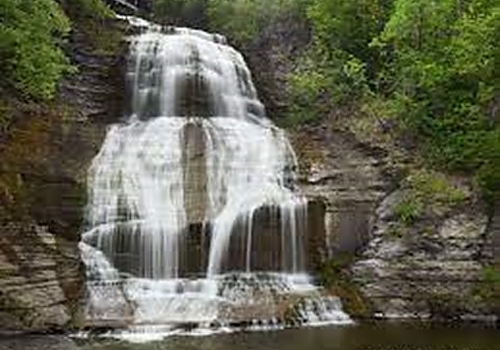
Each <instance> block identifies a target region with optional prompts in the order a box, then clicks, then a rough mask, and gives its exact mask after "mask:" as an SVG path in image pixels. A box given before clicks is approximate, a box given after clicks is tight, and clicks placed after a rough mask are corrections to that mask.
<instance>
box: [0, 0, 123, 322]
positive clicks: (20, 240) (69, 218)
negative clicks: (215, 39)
mask: <svg viewBox="0 0 500 350" xmlns="http://www.w3.org/2000/svg"><path fill="white" fill-rule="evenodd" d="M63 6H64V7H65V11H66V13H67V14H68V16H69V17H71V19H72V20H73V25H74V26H73V31H72V33H71V36H70V38H69V39H68V42H67V43H66V44H65V51H66V52H67V53H68V55H69V57H70V59H71V61H72V64H73V65H74V66H75V67H77V69H78V72H77V73H75V74H72V75H69V76H67V77H66V78H65V79H64V80H63V81H62V82H61V83H60V86H59V92H58V97H57V99H56V100H55V101H54V102H52V103H46V104H42V103H40V104H37V103H33V102H26V101H24V100H23V99H21V98H19V97H16V96H15V95H14V94H10V93H9V92H8V91H2V96H3V97H4V98H5V100H6V103H5V104H6V109H5V111H7V113H10V114H11V115H12V117H11V120H12V122H11V123H10V125H9V126H8V128H6V129H5V130H4V131H3V132H2V134H1V138H2V143H1V145H0V158H1V159H2V165H1V173H0V237H1V238H0V239H1V243H0V329H3V330H9V329H14V330H28V331H39V330H49V329H52V330H58V329H65V328H68V327H76V326H78V325H79V323H80V322H81V317H80V316H81V300H82V298H83V297H84V293H85V292H84V288H83V269H82V266H81V259H80V253H79V251H78V248H77V243H78V241H79V239H80V237H79V233H80V232H79V231H80V225H81V220H82V215H83V209H84V206H85V202H86V184H85V179H86V170H87V168H88V166H89V163H90V161H91V160H92V158H93V157H94V156H95V154H96V153H97V152H98V150H99V147H100V145H101V143H102V140H103V138H104V135H105V131H106V125H107V124H108V123H109V122H110V121H113V120H116V119H117V118H119V117H120V115H121V108H122V107H121V106H122V99H123V86H124V83H123V72H122V71H121V69H122V68H121V67H122V64H121V62H122V59H123V58H124V54H125V52H126V45H125V43H124V42H122V38H123V32H124V29H125V27H124V26H123V25H121V24H120V23H119V22H116V21H115V20H106V21H100V22H95V21H94V20H93V19H92V18H81V17H79V14H78V13H76V12H75V9H74V8H73V7H72V4H71V3H69V2H68V3H66V2H63ZM93 30H100V31H102V32H103V33H105V34H102V37H101V39H103V40H102V41H99V38H96V37H95V35H94V34H95V33H93ZM107 41H108V42H107ZM109 41H111V43H110V42H109Z"/></svg>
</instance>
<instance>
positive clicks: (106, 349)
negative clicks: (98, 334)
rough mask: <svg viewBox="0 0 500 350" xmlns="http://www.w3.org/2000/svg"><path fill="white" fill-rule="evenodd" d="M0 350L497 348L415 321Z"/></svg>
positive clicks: (47, 340) (8, 340)
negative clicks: (144, 341)
mask: <svg viewBox="0 0 500 350" xmlns="http://www.w3.org/2000/svg"><path fill="white" fill-rule="evenodd" d="M0 349H1V350H7V349H8V350H35V349H37V350H38V349H39V350H63V349H64V350H483V349H484V350H495V349H499V350H500V330H498V329H493V328H480V327H462V326H461V327H445V326H435V325H422V324H420V325H416V324H387V323H381V324H361V325H355V326H345V327H325V328H309V329H294V330H283V331H272V332H240V333H232V334H218V335H213V336H204V337H200V336H198V337H196V336H172V337H168V338H166V339H163V340H161V341H153V342H148V343H143V344H137V343H129V342H124V341H117V340H112V339H100V340H98V339H93V340H82V339H76V340H70V339H67V338H58V337H48V336H46V337H43V336H37V337H35V336H29V337H28V336H14V337H13V336H10V337H1V338H0Z"/></svg>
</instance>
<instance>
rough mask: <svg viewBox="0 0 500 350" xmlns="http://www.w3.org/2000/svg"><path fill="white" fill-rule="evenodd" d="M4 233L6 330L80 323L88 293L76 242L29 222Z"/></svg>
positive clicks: (2, 318) (0, 257) (2, 319)
mask: <svg viewBox="0 0 500 350" xmlns="http://www.w3.org/2000/svg"><path fill="white" fill-rule="evenodd" d="M0 232H1V238H0V268H1V276H0V285H1V288H0V289H1V292H0V329H15V330H19V329H26V330H33V329H34V330H42V329H60V328H61V327H65V326H70V325H71V322H72V321H75V322H76V321H77V317H78V315H77V313H78V308H79V305H78V303H79V300H80V298H81V297H82V296H83V295H82V293H81V292H82V289H81V283H82V279H81V273H80V272H81V271H80V258H79V252H78V250H77V249H76V246H75V244H73V243H71V242H67V241H64V240H63V239H58V238H56V237H55V236H54V235H53V234H51V233H49V232H48V231H47V230H46V228H45V227H41V226H28V225H26V224H24V223H10V224H7V225H4V226H2V227H0ZM73 317H74V318H73ZM72 318H73V320H72Z"/></svg>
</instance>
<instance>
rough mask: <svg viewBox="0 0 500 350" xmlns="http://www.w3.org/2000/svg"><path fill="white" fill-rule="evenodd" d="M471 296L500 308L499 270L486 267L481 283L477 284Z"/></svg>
mask: <svg viewBox="0 0 500 350" xmlns="http://www.w3.org/2000/svg"><path fill="white" fill-rule="evenodd" d="M472 295H473V296H474V297H476V298H478V299H479V300H481V301H483V302H486V303H488V304H490V305H491V306H493V307H496V308H497V309H499V308H500V270H499V269H498V268H495V267H493V266H486V267H484V268H483V271H482V282H481V283H478V284H477V286H476V287H475V288H474V290H473V291H472Z"/></svg>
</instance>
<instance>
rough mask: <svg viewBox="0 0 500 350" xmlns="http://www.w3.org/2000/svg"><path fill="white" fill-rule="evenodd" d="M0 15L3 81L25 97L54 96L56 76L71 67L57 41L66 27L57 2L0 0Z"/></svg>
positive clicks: (63, 33)
mask: <svg viewBox="0 0 500 350" xmlns="http://www.w3.org/2000/svg"><path fill="white" fill-rule="evenodd" d="M0 18H2V21H1V22H0V64H1V68H0V69H1V70H2V71H3V75H4V81H3V84H5V85H7V86H13V87H15V88H16V89H17V90H18V91H20V92H21V93H22V94H24V95H26V96H29V97H34V98H37V99H50V98H52V97H54V94H55V91H56V85H57V82H58V80H59V79H60V77H61V76H62V75H63V74H64V73H65V72H68V71H70V70H71V66H70V64H69V61H68V58H67V57H66V56H65V55H64V52H63V51H62V50H61V49H60V48H59V45H58V44H59V42H60V41H61V39H63V38H64V37H65V35H66V34H67V33H68V32H69V30H70V23H69V20H68V18H67V17H66V16H65V14H64V13H63V11H62V9H61V8H60V6H59V4H58V3H57V2H56V1H54V0H30V1H17V0H3V1H1V2H0Z"/></svg>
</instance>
